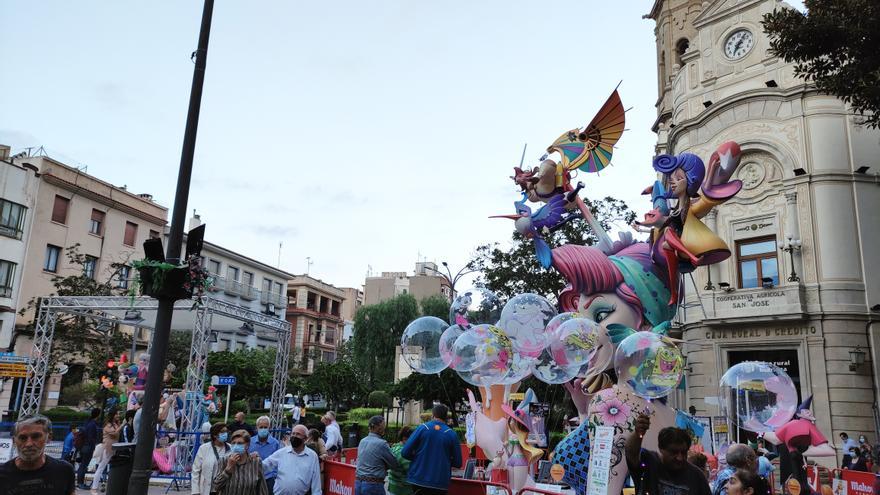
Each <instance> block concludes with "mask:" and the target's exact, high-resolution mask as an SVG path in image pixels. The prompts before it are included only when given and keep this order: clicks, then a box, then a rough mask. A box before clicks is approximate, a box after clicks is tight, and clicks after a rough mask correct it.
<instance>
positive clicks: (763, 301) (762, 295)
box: [715, 290, 788, 311]
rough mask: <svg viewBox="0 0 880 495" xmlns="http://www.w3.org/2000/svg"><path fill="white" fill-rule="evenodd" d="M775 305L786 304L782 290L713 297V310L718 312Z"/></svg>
mask: <svg viewBox="0 0 880 495" xmlns="http://www.w3.org/2000/svg"><path fill="white" fill-rule="evenodd" d="M777 304H783V305H784V304H788V300H787V298H786V296H785V291H784V290H763V291H761V292H749V293H746V294H721V295H717V296H715V308H716V310H718V311H722V310H746V309H753V308H769V307H772V306H775V305H777Z"/></svg>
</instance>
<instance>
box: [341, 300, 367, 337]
mask: <svg viewBox="0 0 880 495" xmlns="http://www.w3.org/2000/svg"><path fill="white" fill-rule="evenodd" d="M342 291H343V292H344V293H345V298H344V299H343V300H342V322H343V325H344V328H343V330H342V341H343V342H345V341H346V340H348V339H350V338H351V337H352V336H353V335H354V315H356V314H357V311H358V309H360V308H361V306H363V305H364V291H362V290H360V289H356V288H354V287H343V288H342Z"/></svg>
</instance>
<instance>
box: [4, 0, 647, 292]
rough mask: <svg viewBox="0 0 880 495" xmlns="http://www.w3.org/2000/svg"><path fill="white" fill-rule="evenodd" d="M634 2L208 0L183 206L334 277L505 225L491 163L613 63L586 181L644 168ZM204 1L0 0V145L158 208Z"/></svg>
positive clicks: (232, 244) (453, 250)
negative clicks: (595, 163) (620, 107)
mask: <svg viewBox="0 0 880 495" xmlns="http://www.w3.org/2000/svg"><path fill="white" fill-rule="evenodd" d="M651 4H652V2H651V1H647V0H639V1H631V0H627V1H618V2H604V1H603V2H600V1H594V0H590V1H578V2H570V1H569V2H561V1H559V2H534V1H479V2H474V1H458V0H457V1H447V2H430V1H413V0H376V1H371V2H363V1H338V2H303V1H268V0H266V1H261V0H256V1H251V2H238V1H235V2H233V1H222V0H221V1H219V2H217V3H216V6H215V9H214V21H213V28H212V31H211V40H210V47H209V54H208V65H207V72H206V81H205V90H204V97H203V99H202V110H201V120H200V124H199V134H198V143H197V147H196V156H195V169H194V180H193V186H192V191H191V193H190V198H189V210H190V212H191V211H192V209H196V210H198V213H199V214H200V215H201V217H202V220H203V221H204V222H206V223H207V225H208V228H207V238H208V240H210V241H211V242H214V243H217V244H220V245H222V246H224V247H227V248H230V249H233V250H236V251H239V252H241V253H242V254H245V255H247V256H251V257H253V258H256V259H259V260H261V261H264V262H267V263H269V264H272V265H276V264H277V262H278V244H279V242H283V249H282V253H281V268H283V269H285V270H287V271H290V272H293V273H303V272H305V271H306V258H307V257H311V258H312V260H313V263H314V264H313V265H312V266H311V274H312V275H314V276H317V277H319V278H322V279H323V280H325V281H328V282H330V283H333V284H335V285H338V286H360V285H361V284H362V283H363V279H364V275H365V274H366V272H367V269H368V266H371V267H372V270H373V272H374V273H378V272H381V271H412V269H413V265H414V263H415V262H416V261H417V257H418V256H419V254H421V256H422V257H424V258H427V260H436V261H441V260H447V261H449V263H450V265H451V266H453V267H458V266H460V265H462V264H463V263H465V262H466V261H467V260H468V259H469V257H470V255H471V253H472V251H473V248H474V247H475V246H477V245H480V244H483V243H488V242H500V243H507V242H508V240H509V238H510V234H511V232H512V227H513V225H512V223H511V222H509V221H505V220H496V219H491V220H490V219H488V218H487V217H488V216H489V215H493V214H506V213H513V201H515V200H517V199H518V196H519V195H518V193H517V188H516V187H515V186H514V184H513V182H512V181H511V180H510V179H509V178H508V177H509V176H510V175H511V172H512V167H513V166H515V165H518V163H519V160H520V155H521V152H522V147H523V144H524V143H528V151H527V153H526V164H527V165H529V166H532V165H535V164H537V160H538V158H539V157H540V156H541V154H542V153H543V149H544V148H546V147H547V145H549V144H550V143H551V142H552V141H553V140H554V139H555V138H556V137H558V136H559V135H560V134H562V133H563V132H565V131H567V130H569V129H571V128H574V127H577V126H583V125H585V124H586V123H587V122H588V121H589V120H590V119H591V118H592V117H593V115H594V114H595V112H596V110H597V109H598V107H599V106H600V105H601V104H602V103H603V102H604V101H605V99H606V97H607V96H608V94H609V93H610V92H611V91H612V90H613V89H614V87H615V86H616V85H617V83H618V82H620V81H622V84H621V86H620V94H621V97H622V99H623V102H624V105H625V106H626V107H632V110H631V111H630V112H629V113H628V114H627V127H628V128H629V129H630V130H629V131H627V132H626V133H625V134H624V136H623V138H622V139H621V140H620V141H619V143H618V150H617V151H616V152H615V154H614V158H613V164H614V166H613V167H611V168H609V169H606V171H603V172H602V174H601V176H595V174H591V175H590V176H589V177H585V176H583V175H582V176H581V177H580V178H579V179H584V180H585V182H586V183H587V189H586V195H587V196H588V197H590V198H599V197H603V196H605V195H612V196H615V197H618V198H620V199H623V200H625V201H626V202H627V203H629V204H630V206H631V207H632V208H634V209H635V210H636V211H638V212H643V211H644V210H645V209H646V207H647V206H648V203H647V201H646V200H645V199H644V198H643V197H640V196H639V194H638V192H639V191H640V190H641V189H642V188H643V187H644V186H646V185H648V184H650V182H651V181H652V180H653V174H652V171H651V166H650V163H651V157H652V154H653V146H654V142H655V136H654V134H653V133H652V132H651V131H650V126H651V124H652V122H653V121H654V119H655V117H656V111H655V108H654V103H655V101H656V99H657V89H656V71H655V63H656V60H655V58H656V57H655V48H654V35H653V29H654V23H653V21H650V20H645V19H642V15H644V14H646V13H647V12H648V10H649V9H650V7H651ZM201 8H202V3H201V1H197V0H173V1H171V0H161V1H160V0H154V1H152V2H110V1H103V2H98V1H87V0H80V1H76V2H71V1H69V0H57V1H48V0H41V1H37V2H35V1H25V0H13V1H4V2H2V3H0V19H3V20H4V23H3V24H4V27H3V29H2V30H0V61H2V63H3V69H2V73H3V75H2V77H0V143H2V144H8V145H11V146H12V147H13V152H16V151H20V150H21V149H22V148H23V147H27V146H41V145H42V146H44V147H45V148H46V150H47V152H48V154H49V155H50V156H52V157H54V158H56V159H59V160H60V161H62V162H64V163H67V164H69V165H74V166H87V167H88V169H87V172H88V173H89V174H92V175H95V176H97V177H100V178H101V179H104V180H106V181H109V182H111V183H113V184H116V185H123V184H124V185H127V186H128V188H129V190H130V191H132V192H135V193H141V192H147V193H151V194H153V195H154V197H155V199H156V201H158V202H159V203H160V204H162V205H165V206H168V207H169V209H170V208H171V206H172V202H173V197H174V188H175V180H176V174H177V168H178V165H179V160H180V148H181V143H182V139H183V129H184V124H185V119H186V109H187V102H188V98H189V91H190V85H191V81H192V69H193V65H192V63H191V62H190V58H189V57H190V53H191V52H192V51H193V50H194V49H195V47H196V42H197V38H198V29H199V22H200V16H201Z"/></svg>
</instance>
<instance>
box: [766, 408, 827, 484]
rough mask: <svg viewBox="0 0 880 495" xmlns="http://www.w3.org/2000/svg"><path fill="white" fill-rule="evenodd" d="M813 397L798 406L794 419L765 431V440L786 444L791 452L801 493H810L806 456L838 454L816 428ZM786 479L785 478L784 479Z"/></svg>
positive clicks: (792, 464) (794, 471) (793, 467)
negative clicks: (812, 405)
mask: <svg viewBox="0 0 880 495" xmlns="http://www.w3.org/2000/svg"><path fill="white" fill-rule="evenodd" d="M812 403H813V397H812V396H810V397H808V398H807V400H805V401H804V402H802V403H801V405H800V406H798V409H797V412H795V413H794V419H792V420H791V421H789V422H788V423H786V424H784V425H782V426H781V427H779V428H778V429H777V430H776V431H775V432H768V433H764V435H763V437H764V440H766V441H768V442H770V443H772V444H774V445H779V444H785V447H786V448H787V449H788V451H789V453H790V454H791V467H792V471H793V472H792V476H794V477H795V478H796V479H797V480H798V481H799V482H800V484H801V494H802V495H806V494H808V493H810V488H809V486H808V485H807V472H806V470H805V469H804V462H805V461H804V457H805V456H806V457H831V456H834V455H836V453H835V452H834V447H832V446H831V445H830V444H829V443H828V440H827V439H826V438H825V435H823V434H822V432H821V431H819V429H818V428H816V417H815V416H813V412H812V411H810V405H811V404H812ZM783 481H784V480H783Z"/></svg>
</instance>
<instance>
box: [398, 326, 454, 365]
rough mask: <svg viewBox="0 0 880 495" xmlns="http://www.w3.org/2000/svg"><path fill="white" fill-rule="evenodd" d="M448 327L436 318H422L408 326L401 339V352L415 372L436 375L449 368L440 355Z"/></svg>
mask: <svg viewBox="0 0 880 495" xmlns="http://www.w3.org/2000/svg"><path fill="white" fill-rule="evenodd" d="M448 327H449V324H448V323H446V322H445V321H443V320H441V319H440V318H437V317H435V316H422V317H421V318H416V319H415V320H413V321H412V322H411V323H410V324H409V325H407V327H406V330H404V331H403V336H402V337H401V338H400V352H401V354H403V359H404V360H405V361H406V364H408V365H409V367H410V368H412V369H413V371H417V372H419V373H425V374H434V373H439V372H441V371H443V370H444V369H445V368H446V367H447V364H446V363H445V362H444V361H443V358H442V357H441V355H440V337H441V336H442V335H443V332H444V331H445V330H446V329H447V328H448Z"/></svg>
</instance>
